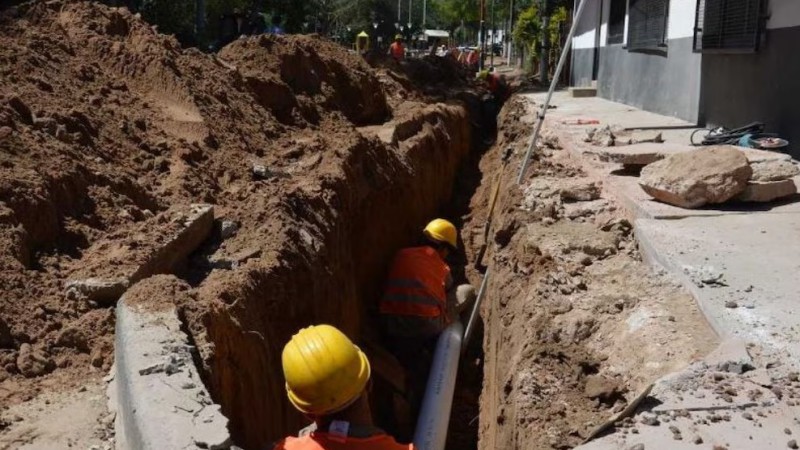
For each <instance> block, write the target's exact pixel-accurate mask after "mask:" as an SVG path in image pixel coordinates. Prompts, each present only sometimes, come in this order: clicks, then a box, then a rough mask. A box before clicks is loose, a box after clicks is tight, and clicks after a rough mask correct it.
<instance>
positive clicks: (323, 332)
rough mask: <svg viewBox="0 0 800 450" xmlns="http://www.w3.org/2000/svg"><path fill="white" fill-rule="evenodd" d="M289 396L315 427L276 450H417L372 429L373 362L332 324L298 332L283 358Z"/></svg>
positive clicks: (278, 444) (309, 428)
mask: <svg viewBox="0 0 800 450" xmlns="http://www.w3.org/2000/svg"><path fill="white" fill-rule="evenodd" d="M281 361H282V364H283V375H284V378H285V379H286V393H287V395H288V397H289V401H290V402H291V404H292V405H294V407H295V408H297V409H298V410H299V411H300V412H302V413H303V414H305V415H306V417H308V418H309V419H310V420H312V422H313V423H312V424H311V425H309V426H308V427H306V428H304V429H303V430H301V431H300V433H298V437H287V438H285V439H283V440H282V441H280V442H278V443H277V444H276V445H275V446H274V447H272V448H273V449H274V450H413V449H414V446H413V445H412V444H405V445H404V444H399V443H397V441H395V439H394V438H393V437H391V436H389V435H388V434H386V433H385V432H384V431H383V430H381V429H379V428H377V427H376V426H375V425H374V422H373V419H372V411H371V410H370V406H369V399H368V392H369V390H370V389H369V388H370V364H369V360H368V359H367V356H366V355H365V354H364V352H362V351H361V350H360V349H359V348H358V347H357V346H355V345H354V344H353V342H352V341H350V339H348V338H347V336H345V335H344V333H342V332H341V331H339V330H338V329H336V328H334V327H332V326H330V325H316V326H311V327H308V328H304V329H302V330H300V331H299V332H298V333H297V334H295V335H294V336H293V337H292V339H291V340H290V341H289V343H287V344H286V346H285V347H284V349H283V354H282V356H281Z"/></svg>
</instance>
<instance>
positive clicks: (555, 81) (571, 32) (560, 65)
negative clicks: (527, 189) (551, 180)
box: [517, 0, 592, 184]
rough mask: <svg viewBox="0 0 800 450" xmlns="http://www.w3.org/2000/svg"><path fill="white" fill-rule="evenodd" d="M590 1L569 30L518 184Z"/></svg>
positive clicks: (582, 4) (583, 5)
mask: <svg viewBox="0 0 800 450" xmlns="http://www.w3.org/2000/svg"><path fill="white" fill-rule="evenodd" d="M590 1H592V0H582V1H581V4H580V5H579V6H578V11H577V12H576V13H575V18H574V19H573V20H574V21H573V22H572V26H571V27H570V29H569V35H568V36H567V42H566V43H564V49H563V50H562V51H561V57H560V58H559V59H558V67H556V73H555V74H554V75H553V80H552V81H551V82H550V90H549V91H548V92H547V98H546V99H545V101H544V104H543V105H542V111H541V112H540V113H539V117H538V120H537V121H536V128H535V129H534V131H533V136H531V139H530V141H529V142H528V150H527V152H525V159H524V160H523V161H522V167H521V168H520V170H519V177H517V184H522V179H523V178H524V177H525V172H526V171H527V170H528V164H530V159H531V154H533V148H534V146H535V145H536V141H537V140H538V139H539V132H540V131H542V124H543V123H544V117H545V114H547V107H548V106H549V105H550V100H551V99H552V98H553V91H555V90H556V84H558V79H559V78H560V77H561V70H562V69H563V68H564V63H565V62H566V60H567V54H568V53H569V50H570V48H572V38H573V36H575V30H576V29H577V28H578V24H579V23H580V21H581V16H582V15H583V10H584V9H585V8H586V4H587V3H589V2H590Z"/></svg>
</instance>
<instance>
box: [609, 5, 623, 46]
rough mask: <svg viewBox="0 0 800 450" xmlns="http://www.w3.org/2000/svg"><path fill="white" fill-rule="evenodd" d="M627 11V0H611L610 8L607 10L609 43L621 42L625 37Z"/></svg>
mask: <svg viewBox="0 0 800 450" xmlns="http://www.w3.org/2000/svg"><path fill="white" fill-rule="evenodd" d="M627 12H628V1H627V0H611V9H610V10H609V12H608V43H609V44H622V40H623V38H624V37H625V14H626V13H627Z"/></svg>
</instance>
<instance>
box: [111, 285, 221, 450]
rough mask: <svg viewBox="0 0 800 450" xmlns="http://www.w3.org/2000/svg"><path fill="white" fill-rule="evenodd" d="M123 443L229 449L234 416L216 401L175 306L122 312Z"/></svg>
mask: <svg viewBox="0 0 800 450" xmlns="http://www.w3.org/2000/svg"><path fill="white" fill-rule="evenodd" d="M116 317H117V323H116V336H115V341H114V348H115V354H116V362H115V368H116V369H115V373H114V378H115V380H114V384H115V387H114V388H113V389H111V390H110V392H112V393H115V397H116V398H112V399H111V401H112V402H114V401H116V403H117V404H116V410H117V422H116V433H117V442H118V443H119V446H120V447H121V448H125V449H128V450H138V449H142V450H149V449H194V448H203V449H228V448H231V437H230V434H229V432H228V428H227V427H228V419H227V418H226V417H225V416H223V415H222V413H221V412H220V407H219V405H216V404H214V403H213V402H212V400H211V397H210V395H209V393H208V391H207V390H206V388H205V386H204V385H203V382H202V381H201V380H200V376H199V374H198V371H197V368H196V367H195V365H194V362H193V360H192V354H191V350H192V347H191V346H190V345H189V340H188V337H187V336H186V334H185V333H184V332H183V331H181V323H180V320H179V319H178V315H177V312H176V310H175V307H174V306H173V305H166V306H164V307H160V308H153V307H151V306H146V307H142V306H139V305H128V304H127V302H126V298H125V296H124V295H123V297H122V298H121V299H120V301H119V304H118V307H117V311H116Z"/></svg>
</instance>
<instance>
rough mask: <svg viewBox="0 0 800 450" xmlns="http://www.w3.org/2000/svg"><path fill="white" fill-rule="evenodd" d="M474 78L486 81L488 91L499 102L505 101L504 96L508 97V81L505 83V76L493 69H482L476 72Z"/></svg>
mask: <svg viewBox="0 0 800 450" xmlns="http://www.w3.org/2000/svg"><path fill="white" fill-rule="evenodd" d="M476 78H478V79H480V80H483V81H484V82H486V87H487V88H489V93H491V94H492V95H493V96H494V97H495V99H496V100H497V102H498V103H499V104H501V105H502V104H503V102H505V101H506V97H508V94H509V91H508V83H506V80H505V78H504V77H503V76H502V75H500V74H498V73H497V72H495V71H493V70H492V71H489V70H482V71H480V72H478V74H477V75H476Z"/></svg>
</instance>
